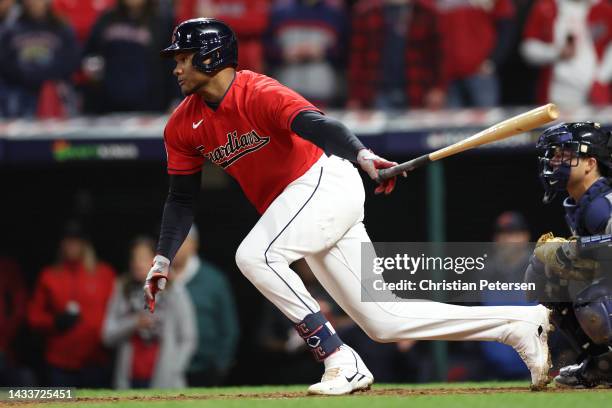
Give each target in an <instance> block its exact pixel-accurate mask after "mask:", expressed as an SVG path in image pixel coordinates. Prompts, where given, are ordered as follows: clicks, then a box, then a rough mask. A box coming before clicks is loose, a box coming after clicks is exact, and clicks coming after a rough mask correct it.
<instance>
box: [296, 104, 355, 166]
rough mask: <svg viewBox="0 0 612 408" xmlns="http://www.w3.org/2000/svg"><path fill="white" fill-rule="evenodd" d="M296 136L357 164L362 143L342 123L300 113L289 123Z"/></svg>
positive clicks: (320, 116) (310, 112)
mask: <svg viewBox="0 0 612 408" xmlns="http://www.w3.org/2000/svg"><path fill="white" fill-rule="evenodd" d="M291 130H293V131H294V132H295V133H296V134H297V135H298V136H300V137H302V138H304V139H306V140H308V141H310V142H312V143H314V144H315V145H317V146H319V147H320V148H321V149H323V150H324V151H325V152H326V153H328V154H333V155H336V156H338V157H341V158H343V159H346V160H350V161H352V162H357V153H358V152H359V150H361V149H364V148H365V147H364V146H363V143H361V141H360V140H359V139H357V136H355V135H354V134H353V132H351V131H350V130H349V129H348V128H347V127H346V126H344V124H342V122H340V121H338V120H336V119H332V118H328V117H327V116H324V115H322V114H320V113H319V112H314V111H304V112H300V113H299V114H298V115H297V116H296V117H295V119H293V122H292V123H291Z"/></svg>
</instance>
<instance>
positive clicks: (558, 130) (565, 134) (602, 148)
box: [536, 122, 612, 203]
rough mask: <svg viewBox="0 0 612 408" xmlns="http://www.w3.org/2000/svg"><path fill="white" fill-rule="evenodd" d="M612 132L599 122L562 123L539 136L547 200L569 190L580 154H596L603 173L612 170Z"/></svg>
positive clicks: (605, 174)
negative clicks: (571, 174) (569, 181)
mask: <svg viewBox="0 0 612 408" xmlns="http://www.w3.org/2000/svg"><path fill="white" fill-rule="evenodd" d="M611 134H612V132H606V131H604V130H603V129H602V128H601V125H600V124H599V123H593V122H575V123H561V124H559V125H556V126H552V127H550V128H548V129H546V130H545V131H544V132H543V133H542V134H541V135H540V138H539V139H538V143H537V145H536V148H537V149H539V150H540V155H539V161H540V180H541V181H542V184H543V185H544V191H545V194H544V200H543V201H544V202H545V203H549V202H550V201H552V199H553V198H554V197H555V195H556V194H557V192H559V191H565V189H566V187H567V181H568V180H569V176H570V171H571V168H572V167H575V166H577V165H578V163H579V161H580V157H581V156H582V157H584V156H588V157H594V158H595V159H596V160H597V163H598V168H599V171H600V173H601V174H602V175H603V176H606V177H608V176H609V175H610V170H611V169H612V155H611V153H610V152H611V148H612V144H611V143H612V139H611V138H610V135H611Z"/></svg>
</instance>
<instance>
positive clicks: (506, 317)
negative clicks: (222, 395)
mask: <svg viewBox="0 0 612 408" xmlns="http://www.w3.org/2000/svg"><path fill="white" fill-rule="evenodd" d="M161 54H162V56H163V57H169V58H173V59H174V61H175V62H176V68H175V69H174V71H173V73H174V75H175V76H176V77H177V80H178V83H179V85H180V87H181V90H182V92H183V93H184V94H185V95H186V98H185V99H184V100H183V102H182V103H181V104H180V105H179V106H178V108H177V109H176V110H175V111H174V113H173V114H172V116H171V117H170V119H169V121H168V124H167V125H166V128H165V131H164V141H165V146H166V151H167V155H168V173H169V175H170V190H169V193H168V198H167V200H166V204H165V207H164V213H163V217H162V226H161V231H160V237H159V243H158V248H157V255H156V256H155V258H154V260H153V267H152V268H151V271H150V273H149V275H148V278H147V281H146V283H145V287H144V291H145V297H146V301H147V304H148V307H149V308H150V310H151V311H153V310H154V307H155V296H156V294H157V293H158V292H159V291H161V290H163V289H164V286H165V283H166V280H167V276H168V270H169V267H170V263H171V262H172V259H173V257H174V255H175V254H176V252H177V250H178V248H179V247H180V246H181V244H182V242H183V240H184V238H185V236H186V235H187V233H188V231H189V228H190V226H191V224H192V222H193V218H194V207H195V206H196V199H197V196H198V192H199V190H200V179H201V169H202V164H203V162H204V160H205V159H209V160H210V161H212V162H214V163H215V164H217V165H218V166H221V167H222V168H223V169H224V170H225V171H226V172H227V173H229V174H230V175H231V176H232V177H234V178H235V179H236V180H237V181H238V183H239V184H240V186H241V187H242V189H243V191H244V193H245V195H246V196H247V198H248V199H249V200H250V201H251V203H253V205H254V206H255V207H256V208H257V210H258V211H259V212H260V213H261V218H260V219H259V221H258V222H257V223H256V225H255V226H254V227H253V229H252V230H251V231H250V232H249V234H248V235H247V236H246V238H245V239H244V240H243V241H242V243H241V244H240V246H239V248H238V250H237V252H236V263H237V264H238V267H239V269H240V271H241V272H242V273H243V274H244V275H245V276H246V277H247V279H249V280H250V281H251V283H253V285H255V287H256V288H257V289H258V290H259V291H260V292H261V293H262V294H263V295H264V296H265V297H266V298H267V299H268V300H270V301H271V302H272V303H274V305H276V307H278V309H279V310H280V311H282V312H283V313H284V314H285V315H286V316H287V317H288V318H289V319H290V320H291V321H292V322H293V323H294V324H295V329H296V330H297V331H298V333H299V334H300V336H301V337H302V338H303V339H304V341H305V342H306V344H307V345H308V347H310V349H311V350H312V352H313V354H314V356H315V358H316V359H317V360H318V361H321V362H323V363H324V365H325V372H324V374H323V377H322V379H321V381H320V382H318V383H316V384H314V385H312V386H310V387H309V388H308V391H309V393H312V394H330V395H331V394H334V395H339V394H348V393H351V392H353V391H356V390H364V389H368V388H369V387H370V385H371V384H372V383H373V382H374V378H373V376H372V374H371V373H370V371H369V370H368V368H367V367H366V365H365V364H364V363H363V361H362V360H361V358H360V357H359V355H357V353H356V352H355V351H354V350H353V349H352V348H351V347H349V346H348V345H347V344H345V343H343V341H342V340H341V339H340V337H339V336H338V334H337V333H336V332H335V330H334V328H333V327H332V325H331V324H330V323H329V322H328V321H327V319H326V318H325V317H324V316H323V314H322V313H321V311H320V309H319V305H318V304H317V302H316V301H315V300H314V299H313V297H312V296H311V295H310V293H308V291H307V290H306V288H305V287H304V284H303V283H302V281H301V280H300V278H299V277H298V275H297V274H296V273H295V272H293V271H292V270H291V269H290V268H289V265H290V264H291V263H292V262H294V261H297V260H300V259H305V260H306V262H307V263H308V265H309V266H310V268H311V269H312V271H313V273H314V275H315V276H316V277H317V279H318V280H319V282H320V283H321V285H322V286H323V287H324V288H325V289H326V290H327V291H328V292H329V294H330V295H331V296H332V297H333V298H334V300H335V301H336V302H337V303H338V304H339V305H340V306H341V307H342V308H343V309H344V311H345V312H346V313H347V314H348V315H349V316H350V317H351V318H352V319H354V320H355V322H356V323H357V324H358V325H359V326H360V327H361V328H362V329H363V330H364V331H365V332H366V333H367V334H368V335H369V336H370V337H371V338H372V339H374V340H376V341H379V342H393V341H398V340H407V339H422V340H479V341H480V340H488V341H498V342H502V343H504V344H508V345H511V346H512V347H514V349H515V350H516V351H517V352H518V353H519V354H520V356H521V357H522V358H523V360H524V361H525V363H526V365H527V367H528V368H529V370H530V371H531V380H532V387H533V388H540V387H543V386H545V385H546V384H547V382H548V381H549V380H548V370H549V367H550V362H549V360H550V358H549V351H548V346H547V336H548V331H549V329H550V324H549V311H548V309H546V308H545V307H544V306H541V305H538V306H523V307H516V306H515V307H506V306H499V307H465V306H454V305H447V304H443V303H436V302H403V303H401V302H398V303H376V302H362V301H361V298H360V297H361V286H360V285H361V282H360V276H361V272H360V268H361V244H362V243H368V242H370V238H369V237H368V234H367V232H366V229H365V226H364V224H363V217H364V208H363V204H364V198H365V193H364V189H363V183H362V181H361V177H360V176H359V173H358V170H357V169H356V168H355V167H354V166H353V164H352V163H356V164H357V166H358V167H359V168H360V169H361V170H363V171H365V172H366V173H367V174H368V175H369V177H370V178H372V179H373V180H376V179H377V176H378V174H377V171H378V169H383V168H389V167H391V166H393V165H395V164H396V163H393V162H390V161H388V160H385V159H383V158H381V157H379V156H377V155H376V154H374V153H372V152H371V151H370V150H368V149H366V148H365V147H364V146H363V144H362V143H361V142H360V141H359V139H357V137H355V135H353V134H352V133H351V132H350V131H349V130H348V129H347V128H346V126H344V125H343V124H342V123H340V122H338V121H337V120H334V119H332V118H329V117H327V116H325V115H324V114H323V113H322V112H321V110H319V109H318V108H316V107H315V106H314V105H312V104H311V103H309V102H308V101H307V100H306V99H304V98H303V97H302V96H300V95H299V94H297V93H296V92H294V91H292V90H291V89H288V88H286V87H285V86H283V85H281V84H280V83H278V82H277V81H275V80H274V79H271V78H269V77H267V76H265V75H261V74H257V73H254V72H250V71H236V69H235V68H236V65H237V60H238V45H237V42H236V37H235V35H234V33H233V31H232V30H231V28H230V27H228V26H227V25H226V24H224V23H223V22H221V21H218V20H215V19H210V18H199V19H193V20H188V21H185V22H182V23H181V24H179V25H178V26H177V27H176V29H175V31H174V34H173V38H172V44H171V45H170V46H169V47H168V48H166V49H164V50H163V51H162V52H161ZM395 182H396V180H395V177H392V178H390V179H388V180H385V181H382V182H381V183H380V184H379V185H378V186H377V188H376V190H375V191H376V193H385V194H389V193H391V192H392V191H393V188H394V186H395Z"/></svg>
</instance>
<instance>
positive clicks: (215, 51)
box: [160, 18, 238, 74]
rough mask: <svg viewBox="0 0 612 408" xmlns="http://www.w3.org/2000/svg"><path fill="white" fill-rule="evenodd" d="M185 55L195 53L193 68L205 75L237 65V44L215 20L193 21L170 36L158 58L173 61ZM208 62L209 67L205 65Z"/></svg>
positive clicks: (227, 31) (188, 21)
mask: <svg viewBox="0 0 612 408" xmlns="http://www.w3.org/2000/svg"><path fill="white" fill-rule="evenodd" d="M184 51H196V53H195V55H194V56H193V59H192V63H193V65H194V66H195V67H196V68H197V69H199V70H200V71H202V72H205V73H207V74H212V73H215V72H216V71H218V70H220V69H221V68H224V67H228V66H232V67H234V68H236V66H237V65H238V41H237V40H236V35H235V34H234V32H233V31H232V29H231V28H230V27H229V26H228V25H227V24H225V23H224V22H222V21H219V20H216V19H214V18H194V19H191V20H186V21H183V22H182V23H180V24H179V25H178V26H176V28H175V29H174V33H173V34H172V44H171V45H170V46H169V47H168V48H165V49H163V50H162V51H161V52H160V54H161V56H162V57H164V58H172V57H173V56H174V55H175V54H177V53H179V52H184ZM208 58H210V59H211V61H210V63H209V64H205V63H204V61H205V60H206V59H208Z"/></svg>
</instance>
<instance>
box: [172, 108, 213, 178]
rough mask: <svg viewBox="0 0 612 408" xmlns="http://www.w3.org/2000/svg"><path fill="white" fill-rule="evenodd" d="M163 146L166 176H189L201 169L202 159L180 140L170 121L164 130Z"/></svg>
mask: <svg viewBox="0 0 612 408" xmlns="http://www.w3.org/2000/svg"><path fill="white" fill-rule="evenodd" d="M164 145H165V147H166V157H167V159H168V174H178V175H189V174H194V173H197V172H198V171H200V170H201V169H202V164H204V157H203V156H202V155H201V154H199V153H198V151H197V150H196V147H197V146H188V145H187V143H186V142H185V141H184V139H183V138H181V135H180V134H179V132H178V129H177V126H176V124H175V121H173V120H172V118H171V119H170V121H169V122H168V124H167V125H166V129H164Z"/></svg>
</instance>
